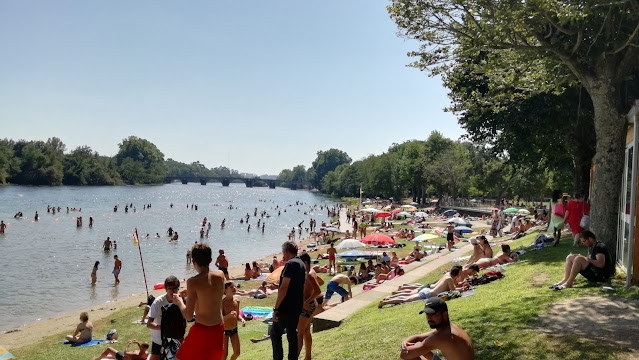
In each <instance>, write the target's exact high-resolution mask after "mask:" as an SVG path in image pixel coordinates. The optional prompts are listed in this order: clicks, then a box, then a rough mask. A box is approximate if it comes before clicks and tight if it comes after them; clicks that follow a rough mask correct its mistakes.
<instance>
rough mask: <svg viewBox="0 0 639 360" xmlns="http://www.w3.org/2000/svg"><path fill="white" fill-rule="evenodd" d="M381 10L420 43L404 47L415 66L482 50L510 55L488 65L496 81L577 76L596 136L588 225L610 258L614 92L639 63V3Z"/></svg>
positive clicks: (616, 165) (621, 119)
mask: <svg viewBox="0 0 639 360" xmlns="http://www.w3.org/2000/svg"><path fill="white" fill-rule="evenodd" d="M388 11H389V13H390V16H391V18H392V19H393V20H394V21H395V22H396V23H397V25H398V27H399V29H400V32H401V33H402V34H403V35H404V36H406V37H408V38H413V39H417V40H418V41H421V42H422V43H423V44H422V45H421V46H420V48H419V50H418V51H414V52H412V53H411V55H412V56H416V57H417V58H418V60H417V61H416V62H415V63H413V66H415V67H417V68H420V69H430V70H432V71H434V72H435V73H441V72H444V71H446V70H447V69H448V67H449V66H450V65H451V64H454V63H456V62H458V60H459V59H460V58H466V57H467V55H468V54H469V53H471V52H477V51H478V50H483V51H488V52H491V53H499V57H500V59H501V60H502V61H503V60H504V59H510V61H509V66H508V67H504V68H500V69H496V68H492V69H490V70H492V71H491V72H492V73H493V75H494V78H497V77H501V78H502V80H503V81H502V82H501V83H508V82H511V83H515V84H516V86H520V87H521V88H529V89H531V88H532V89H535V90H533V91H534V92H537V91H539V89H541V91H545V90H547V89H548V88H555V89H558V86H557V80H559V81H562V82H563V81H565V80H566V76H565V75H566V74H567V73H568V74H570V76H573V77H574V78H575V79H577V80H578V81H579V83H580V84H581V85H582V86H583V87H584V89H585V90H586V91H587V92H588V93H589V95H590V98H591V99H592V103H593V109H594V119H595V131H596V135H597V144H596V149H597V151H596V155H595V159H594V160H595V163H596V168H595V172H594V184H593V193H592V196H591V199H592V204H593V208H592V212H591V220H592V229H593V230H594V231H595V233H597V235H598V236H599V237H600V238H601V239H602V240H603V241H605V242H606V243H607V244H608V248H609V249H610V251H611V252H612V255H613V256H614V252H615V250H616V239H617V236H616V228H617V210H618V209H617V207H618V203H619V193H620V191H619V188H620V184H621V175H622V171H623V159H624V156H623V154H624V148H625V138H624V137H625V131H626V120H625V116H624V115H625V113H626V112H627V110H628V104H626V103H624V99H623V97H622V96H620V94H621V93H622V85H623V82H624V79H625V78H626V77H627V76H629V75H630V74H631V72H632V71H633V69H636V68H637V67H638V66H639V63H638V62H637V61H636V59H637V57H638V56H639V4H637V2H636V1H634V0H632V1H614V2H607V3H602V2H600V1H595V0H562V1H560V0H534V1H531V0H524V1H519V2H512V1H477V0H443V1H423V0H392V1H391V5H390V6H389V7H388ZM531 59H532V61H531ZM555 64H557V66H554V65H555ZM559 65H561V66H559ZM525 67H527V69H526V68H525ZM540 69H542V70H548V71H539V70H540ZM531 70H532V71H531ZM498 83H499V82H498Z"/></svg>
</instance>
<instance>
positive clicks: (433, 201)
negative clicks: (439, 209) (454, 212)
mask: <svg viewBox="0 0 639 360" xmlns="http://www.w3.org/2000/svg"><path fill="white" fill-rule="evenodd" d="M430 202H431V203H436V202H439V200H437V199H435V200H431V201H430Z"/></svg>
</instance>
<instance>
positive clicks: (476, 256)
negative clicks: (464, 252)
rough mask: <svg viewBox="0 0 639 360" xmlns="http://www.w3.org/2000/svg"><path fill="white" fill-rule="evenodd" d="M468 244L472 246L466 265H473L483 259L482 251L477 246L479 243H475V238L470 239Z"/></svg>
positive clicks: (479, 246)
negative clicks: (471, 252)
mask: <svg viewBox="0 0 639 360" xmlns="http://www.w3.org/2000/svg"><path fill="white" fill-rule="evenodd" d="M470 243H471V244H472V245H473V254H472V255H470V258H469V259H468V261H467V262H466V264H474V263H475V262H476V261H477V260H479V259H481V258H483V257H484V250H483V249H482V247H481V245H479V241H477V239H476V238H472V239H470Z"/></svg>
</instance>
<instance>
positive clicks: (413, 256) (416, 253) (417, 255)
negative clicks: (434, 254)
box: [405, 245, 424, 264]
mask: <svg viewBox="0 0 639 360" xmlns="http://www.w3.org/2000/svg"><path fill="white" fill-rule="evenodd" d="M420 250H421V249H420V247H419V245H415V248H414V249H413V251H412V252H411V253H410V255H408V256H407V257H406V260H405V261H406V264H410V263H412V262H413V261H422V258H423V257H424V256H423V255H422V252H421V251H420Z"/></svg>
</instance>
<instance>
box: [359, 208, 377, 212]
mask: <svg viewBox="0 0 639 360" xmlns="http://www.w3.org/2000/svg"><path fill="white" fill-rule="evenodd" d="M360 211H361V212H365V213H378V212H380V211H381V210H377V209H375V208H366V209H362V210H360Z"/></svg>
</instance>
